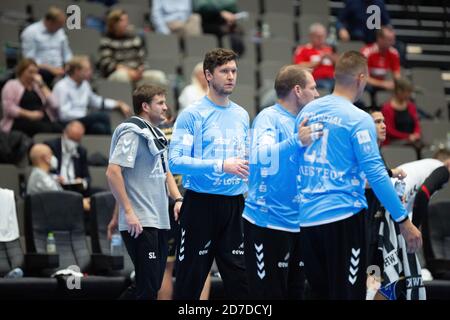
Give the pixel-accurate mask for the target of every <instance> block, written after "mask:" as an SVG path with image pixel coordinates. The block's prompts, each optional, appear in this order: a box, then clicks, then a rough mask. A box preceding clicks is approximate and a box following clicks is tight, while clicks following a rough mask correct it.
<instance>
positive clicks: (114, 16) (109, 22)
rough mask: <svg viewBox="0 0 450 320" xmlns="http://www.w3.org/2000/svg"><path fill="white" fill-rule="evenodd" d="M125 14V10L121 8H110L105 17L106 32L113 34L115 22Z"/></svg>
mask: <svg viewBox="0 0 450 320" xmlns="http://www.w3.org/2000/svg"><path fill="white" fill-rule="evenodd" d="M125 14H127V12H126V11H125V10H123V9H114V10H112V11H111V12H110V13H109V14H108V16H107V17H106V34H109V35H111V34H113V33H114V27H115V25H116V23H117V22H119V20H120V18H121V17H122V16H123V15H125Z"/></svg>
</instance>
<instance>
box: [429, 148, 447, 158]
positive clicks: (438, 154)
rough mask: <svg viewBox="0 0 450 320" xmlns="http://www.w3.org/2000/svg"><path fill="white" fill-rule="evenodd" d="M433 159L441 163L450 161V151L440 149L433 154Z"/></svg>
mask: <svg viewBox="0 0 450 320" xmlns="http://www.w3.org/2000/svg"><path fill="white" fill-rule="evenodd" d="M433 158H434V159H437V160H440V161H445V160H447V159H450V150H449V149H447V148H440V149H438V150H437V151H436V152H435V153H434V154H433Z"/></svg>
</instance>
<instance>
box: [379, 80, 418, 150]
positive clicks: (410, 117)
mask: <svg viewBox="0 0 450 320" xmlns="http://www.w3.org/2000/svg"><path fill="white" fill-rule="evenodd" d="M394 83H395V88H394V96H393V97H392V99H391V100H390V101H388V102H386V103H385V104H384V105H383V108H382V110H381V111H382V113H383V115H384V118H385V122H386V132H387V135H386V140H385V142H384V144H389V143H390V142H392V141H395V140H402V141H405V142H407V143H411V144H414V145H416V144H419V143H420V137H421V129H420V123H419V117H418V115H417V108H416V105H415V104H414V102H412V101H411V93H412V91H413V86H412V84H411V83H410V82H409V81H407V80H406V79H402V78H400V79H396V80H395V81H394Z"/></svg>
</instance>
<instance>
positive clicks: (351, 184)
mask: <svg viewBox="0 0 450 320" xmlns="http://www.w3.org/2000/svg"><path fill="white" fill-rule="evenodd" d="M367 76H368V71H367V60H366V59H365V58H364V56H362V55H361V54H360V53H358V52H356V51H349V52H345V53H344V54H343V55H342V56H340V57H339V59H338V61H337V63H336V67H335V79H336V85H335V89H334V91H333V94H331V95H327V96H325V97H322V98H319V99H317V100H315V101H312V102H311V103H309V104H308V105H306V106H305V107H304V108H303V110H302V111H301V112H300V114H299V116H298V117H297V120H296V125H297V126H298V124H299V123H301V122H302V121H303V120H304V119H305V118H308V122H309V123H310V124H311V125H313V124H314V123H321V124H323V126H324V127H323V136H322V138H321V139H320V140H317V141H315V142H313V143H312V144H311V145H310V146H308V147H307V148H306V150H301V153H299V157H298V161H299V164H298V165H299V173H300V179H299V187H300V205H299V210H300V226H301V228H302V232H301V244H302V249H303V251H302V252H303V254H304V256H303V257H304V262H305V271H306V277H307V279H308V281H309V283H310V285H311V290H312V294H313V296H314V297H315V298H321V299H361V300H362V299H364V298H365V293H366V288H365V282H366V273H365V272H366V261H365V260H366V257H365V239H364V238H365V228H364V216H363V215H364V213H365V209H366V208H367V202H366V198H365V196H364V181H365V178H367V180H368V181H369V183H370V185H371V186H372V188H373V190H374V191H375V194H376V195H377V197H378V198H379V199H380V200H381V202H382V203H383V205H384V206H385V208H386V209H387V210H389V212H391V215H392V218H393V219H394V220H395V221H396V222H397V223H398V225H399V228H400V231H401V233H402V235H403V237H404V238H405V240H406V243H407V246H408V250H409V251H411V252H414V251H416V250H417V249H418V248H420V247H421V245H422V236H421V234H420V231H419V230H418V229H417V228H416V227H415V226H414V225H413V224H412V223H411V221H410V220H409V218H408V214H407V212H406V210H405V208H404V207H403V206H402V204H401V202H400V200H399V198H398V197H397V195H396V192H395V190H394V188H393V186H392V183H391V182H390V179H389V176H388V174H387V172H386V168H385V166H384V164H383V161H382V159H381V156H380V153H379V150H378V145H377V135H376V132H375V125H374V122H373V120H372V117H371V116H370V115H369V114H367V113H366V112H364V111H362V110H360V109H358V108H357V107H355V106H354V105H353V102H354V101H356V100H358V99H359V97H360V96H361V94H362V92H363V90H364V87H365V85H366V82H367Z"/></svg>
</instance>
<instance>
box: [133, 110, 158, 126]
mask: <svg viewBox="0 0 450 320" xmlns="http://www.w3.org/2000/svg"><path fill="white" fill-rule="evenodd" d="M138 117H139V118H142V119H144V120H145V121H147V122H148V123H149V124H151V125H152V126H154V127H157V126H159V123H154V122H153V121H152V120H151V119H150V117H149V116H148V115H147V114H146V113H145V112H142V113H140V114H138Z"/></svg>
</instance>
